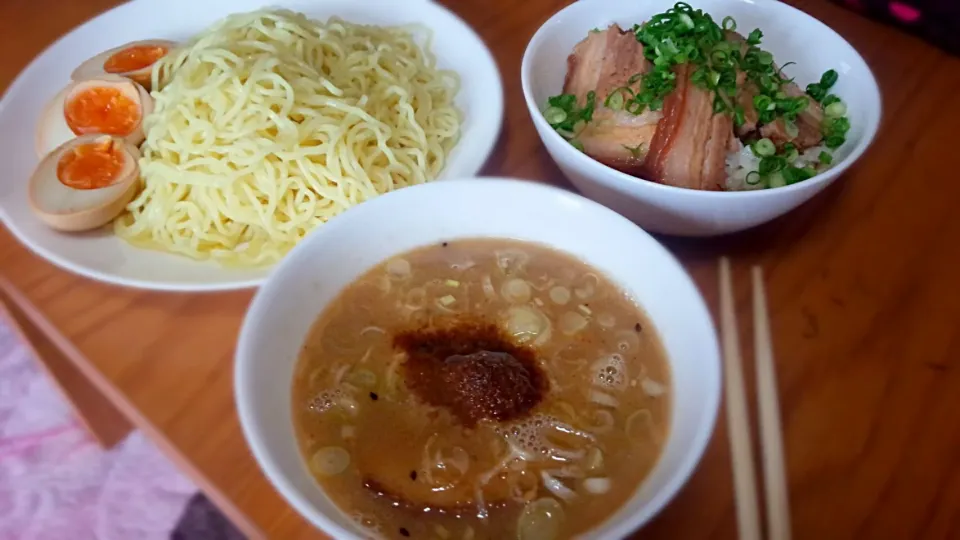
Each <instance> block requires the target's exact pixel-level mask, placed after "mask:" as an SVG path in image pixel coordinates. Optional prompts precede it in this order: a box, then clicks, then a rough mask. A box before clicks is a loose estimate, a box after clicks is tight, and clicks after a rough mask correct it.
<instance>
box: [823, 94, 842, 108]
mask: <svg viewBox="0 0 960 540" xmlns="http://www.w3.org/2000/svg"><path fill="white" fill-rule="evenodd" d="M839 102H840V98H839V97H837V96H835V95H833V94H830V95H829V96H827V97H825V98H823V103H822V104H823V106H824V107H829V106H830V105H833V104H834V103H839Z"/></svg>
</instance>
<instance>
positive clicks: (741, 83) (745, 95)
mask: <svg viewBox="0 0 960 540" xmlns="http://www.w3.org/2000/svg"><path fill="white" fill-rule="evenodd" d="M726 40H727V41H731V42H733V43H739V44H740V56H741V57H743V55H745V54H747V49H749V48H750V46H749V45H747V39H746V38H745V37H743V36H741V35H740V34H738V33H737V32H734V31H732V30H727V31H726ZM758 93H759V92H758V91H757V85H756V84H754V83H753V81H749V80H747V73H746V72H745V71H740V70H737V105H739V106H740V108H741V109H743V124H742V125H740V126H739V127H736V128H735V129H736V130H737V135H738V136H740V137H747V136H750V134H752V133H753V132H754V131H756V130H757V122H758V120H759V119H760V115H759V113H757V109H756V107H754V105H753V98H754V97H756V95H757V94H758Z"/></svg>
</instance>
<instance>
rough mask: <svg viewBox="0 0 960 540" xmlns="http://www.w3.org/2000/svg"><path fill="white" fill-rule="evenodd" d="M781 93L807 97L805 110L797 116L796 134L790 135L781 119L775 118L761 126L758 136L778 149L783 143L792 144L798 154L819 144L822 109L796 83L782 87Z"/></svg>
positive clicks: (821, 131) (821, 127)
mask: <svg viewBox="0 0 960 540" xmlns="http://www.w3.org/2000/svg"><path fill="white" fill-rule="evenodd" d="M783 92H784V93H785V94H787V95H788V96H790V97H800V96H806V97H807V106H806V108H804V109H803V112H801V113H800V114H798V115H797V120H796V122H795V125H796V127H797V131H796V133H795V134H793V135H791V133H790V132H789V131H788V130H787V124H786V122H785V121H784V120H783V118H777V119H776V120H774V121H773V122H771V123H769V124H767V125H765V126H763V127H762V128H761V129H760V135H761V136H763V137H767V138H769V139H770V140H771V141H773V143H774V144H776V145H777V146H778V147H779V146H783V144H784V143H787V142H792V143H793V144H794V145H795V146H796V147H797V150H799V151H800V152H803V151H804V150H806V149H807V148H810V147H811V146H816V145H818V144H820V141H822V140H823V107H821V106H820V104H819V103H817V102H816V101H814V100H813V98H811V97H810V96H807V94H806V93H805V92H804V91H803V90H801V89H800V87H799V86H797V84H796V83H793V82H790V83H787V84H785V85H783Z"/></svg>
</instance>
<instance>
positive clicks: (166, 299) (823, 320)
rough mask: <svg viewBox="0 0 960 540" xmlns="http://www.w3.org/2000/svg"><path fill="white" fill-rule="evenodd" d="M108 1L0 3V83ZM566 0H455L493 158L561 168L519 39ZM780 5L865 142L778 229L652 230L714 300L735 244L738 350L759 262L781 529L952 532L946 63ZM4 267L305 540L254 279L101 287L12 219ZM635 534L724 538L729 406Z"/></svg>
mask: <svg viewBox="0 0 960 540" xmlns="http://www.w3.org/2000/svg"><path fill="white" fill-rule="evenodd" d="M113 3H114V2H113V1H111V0H78V1H75V2H67V1H61V0H4V1H3V2H0V21H2V23H0V24H2V26H3V28H2V31H0V44H2V45H0V50H2V51H3V54H2V55H0V89H2V88H6V86H7V85H9V84H10V82H11V81H12V80H13V78H14V77H15V76H16V74H17V73H18V72H19V71H20V70H21V69H22V68H23V67H24V66H26V64H27V63H28V62H29V61H30V59H31V58H32V57H33V56H34V55H35V54H37V53H39V52H40V51H41V50H42V49H43V48H44V47H45V46H46V45H48V44H49V43H50V42H52V41H53V40H54V39H56V37H57V36H58V35H59V34H61V33H63V32H66V31H67V30H69V29H70V28H71V27H73V26H75V25H77V24H78V23H80V22H82V21H83V20H85V19H87V18H89V17H91V16H93V15H94V14H96V13H98V12H100V11H102V10H104V9H106V8H108V7H109V6H110V5H111V4H113ZM566 3H567V1H566V0H526V1H522V2H516V1H514V0H459V1H455V2H454V1H451V2H448V4H449V5H451V7H452V9H453V10H454V11H456V12H457V13H459V14H460V15H461V16H462V17H463V18H464V19H466V20H467V22H469V23H470V24H471V25H472V26H473V27H474V28H476V29H477V31H478V32H479V33H480V34H481V36H483V38H484V39H485V41H486V42H487V44H488V45H489V46H490V47H491V49H492V50H493V52H494V54H495V56H496V58H497V61H498V63H499V66H500V69H501V71H502V73H503V79H504V83H505V85H506V99H507V111H506V124H505V126H504V131H503V135H502V136H501V140H500V143H499V145H498V148H497V151H496V154H495V155H494V156H493V158H492V159H491V160H490V162H489V164H488V165H487V167H486V172H487V173H490V174H498V175H510V176H518V177H527V178H534V179H539V180H543V181H547V182H553V183H558V184H561V185H563V184H564V182H563V180H562V179H561V176H560V173H559V171H558V170H557V169H556V168H555V166H554V165H553V164H552V162H551V161H550V158H549V157H548V155H547V153H546V152H545V150H544V149H543V148H542V147H541V144H540V142H539V140H538V138H537V136H536V133H535V132H534V129H533V126H532V124H531V122H530V119H529V115H528V113H527V110H526V107H525V105H524V101H523V98H522V95H521V90H520V77H519V74H520V58H521V56H522V53H523V49H524V47H525V45H526V43H527V40H528V39H529V38H530V37H531V36H532V34H533V32H534V31H535V30H536V28H537V27H538V26H539V25H540V24H541V23H542V22H543V21H544V20H545V19H546V18H547V17H548V16H550V14H552V13H553V12H555V11H556V10H557V9H559V8H560V7H561V6H562V5H564V4H566ZM792 3H794V4H795V5H797V6H798V7H800V8H801V9H803V10H805V11H807V12H809V13H811V14H813V15H814V16H816V17H818V18H820V19H821V20H823V21H825V22H826V23H827V24H829V25H830V26H832V27H833V28H834V29H836V30H837V31H838V32H839V33H840V34H842V35H843V36H844V37H846V38H847V39H848V40H849V41H850V42H851V43H852V44H853V45H854V46H855V47H856V48H857V50H859V51H860V52H861V54H863V55H864V56H865V57H866V59H867V61H868V63H869V64H870V66H871V67H872V69H873V70H874V73H875V74H876V76H877V78H878V80H879V82H880V87H881V90H882V93H883V104H884V121H883V125H882V127H881V129H880V133H879V135H878V136H877V139H876V141H875V143H874V145H873V148H872V149H871V150H870V151H869V152H868V154H867V155H866V156H865V157H864V158H863V159H862V160H861V161H860V162H859V163H858V164H857V165H856V166H854V167H853V169H852V170H851V171H850V172H849V173H848V174H846V176H845V177H844V178H843V179H842V180H841V181H839V182H837V183H836V184H835V185H834V186H833V187H831V188H830V189H828V190H826V192H824V193H823V194H821V195H820V196H818V197H816V198H815V199H814V200H813V201H811V202H809V203H808V204H806V205H804V206H803V207H801V208H800V209H798V210H797V211H795V212H793V213H791V214H790V215H788V216H786V217H784V218H781V219H779V220H777V221H775V222H773V223H770V224H767V225H764V226H762V227H759V228H758V229H757V230H753V231H749V232H747V233H743V234H739V235H736V236H732V237H729V238H724V239H712V240H699V241H698V240H676V239H664V242H665V243H666V244H667V246H668V247H669V248H670V249H671V250H673V251H674V253H676V254H677V255H678V256H679V257H680V258H681V260H682V261H683V262H684V263H685V265H686V267H687V268H688V269H689V271H690V272H691V273H692V275H693V276H694V278H695V279H696V281H697V283H698V285H699V286H700V288H701V290H702V291H703V293H704V295H705V296H706V298H707V300H708V302H709V303H710V304H711V305H712V306H714V307H715V306H716V300H717V298H716V297H717V294H716V289H717V287H716V281H717V277H716V257H717V256H718V255H719V254H722V253H725V254H729V255H731V256H732V257H733V258H734V264H735V269H736V270H737V271H738V272H737V274H738V280H737V285H738V287H739V294H738V306H739V311H740V314H741V321H742V322H741V326H742V328H741V331H742V332H743V338H742V342H743V343H745V344H747V343H749V342H750V340H749V339H748V336H750V332H751V328H750V327H749V324H748V321H749V316H748V315H749V304H748V300H749V298H748V296H747V294H746V289H747V286H746V285H747V282H746V272H745V269H746V268H747V267H748V266H749V265H751V264H762V265H763V266H764V267H765V269H766V273H767V278H768V295H769V299H770V303H771V312H772V313H771V314H772V318H773V320H772V325H773V333H774V343H775V349H776V351H775V352H776V357H777V368H778V370H779V378H780V392H781V401H782V407H783V411H782V412H783V426H784V430H785V434H784V437H785V448H786V453H787V456H786V463H787V467H788V471H787V475H788V482H789V490H790V498H791V501H790V502H791V511H792V516H793V527H794V531H795V537H796V538H800V539H807V538H813V539H833V538H838V539H840V538H857V539H861V538H863V539H887V538H889V539H907V538H911V539H912V538H918V539H919V538H922V539H939V538H960V294H958V293H957V291H956V289H957V288H958V287H957V285H958V278H960V175H958V174H957V170H958V169H957V163H958V161H957V158H958V155H960V150H958V145H957V137H956V125H957V123H958V121H960V60H957V59H954V58H952V57H949V56H947V55H945V54H944V53H942V52H940V51H939V50H937V49H934V48H932V47H930V46H928V45H926V44H924V43H923V42H921V41H919V40H917V39H915V38H912V37H909V36H907V35H905V34H902V33H900V32H898V31H897V30H894V29H892V28H889V27H885V26H881V25H879V24H876V23H873V22H870V21H868V20H866V19H863V18H861V17H860V16H858V15H855V14H853V13H851V12H848V11H845V10H843V9H841V8H839V7H836V6H834V5H832V4H828V3H826V2H825V1H822V0H809V1H800V2H792ZM24 129H25V130H28V131H32V126H24ZM0 181H2V182H15V181H17V182H18V181H25V179H21V178H6V177H3V178H0ZM0 261H2V262H0V272H2V275H3V276H4V277H6V278H7V279H8V280H10V282H12V284H13V286H14V287H15V288H16V289H17V290H18V291H19V292H20V293H22V295H23V297H24V298H26V300H27V301H28V302H29V303H30V304H31V305H32V307H33V308H35V310H36V312H37V313H39V314H40V315H41V316H42V317H43V318H44V319H45V320H46V321H48V322H49V323H50V327H49V328H47V332H48V334H49V337H50V338H51V339H52V340H54V341H57V342H59V343H61V344H62V345H63V346H65V347H66V348H67V349H68V350H69V352H70V353H71V357H72V358H73V359H74V361H76V362H80V363H83V364H85V365H86V367H87V368H88V369H89V368H92V369H89V371H88V372H89V373H91V374H92V375H93V376H95V377H98V378H99V379H100V381H101V382H102V383H103V384H104V385H105V388H107V390H108V391H110V392H114V395H115V397H117V398H118V399H120V400H122V401H125V402H126V403H127V404H128V405H130V406H131V407H132V409H133V411H134V412H133V413H132V414H133V416H134V418H133V419H134V420H135V423H137V424H138V425H141V426H142V427H145V428H146V430H147V433H148V435H150V436H151V437H153V438H154V439H155V440H156V441H158V443H159V444H160V446H161V448H163V449H164V450H166V451H167V452H168V453H169V454H170V455H171V456H172V457H174V459H175V460H176V461H177V462H178V463H180V465H181V466H182V467H183V468H184V470H185V471H186V472H187V473H188V474H190V475H191V476H193V477H194V478H195V479H196V480H197V481H198V482H199V483H200V485H201V486H202V487H203V488H204V489H205V490H206V491H208V493H209V494H210V495H211V496H212V497H213V498H214V499H215V500H216V501H217V502H218V504H220V506H221V507H222V508H223V509H224V510H226V511H227V512H228V513H229V514H230V515H231V516H233V517H234V519H235V520H237V521H238V522H240V524H241V525H242V526H243V527H244V528H245V529H246V530H247V531H248V532H249V533H250V534H252V535H256V534H257V532H258V531H259V532H262V533H263V534H264V535H266V536H268V537H271V538H284V539H288V538H313V537H317V536H319V534H318V533H316V532H315V531H313V530H312V529H311V528H310V527H309V526H308V525H307V524H306V523H305V522H304V521H303V520H302V519H301V518H300V517H298V516H297V515H296V514H295V513H294V512H293V510H291V509H290V507H289V506H287V505H286V504H285V503H284V502H283V501H282V500H281V499H280V498H279V496H278V495H277V494H276V492H275V491H274V490H273V489H272V488H271V487H270V485H269V484H268V483H267V481H266V480H265V478H264V476H263V475H262V474H261V473H260V470H259V469H258V468H257V466H256V464H255V463H254V461H253V459H252V457H251V456H250V453H249V452H248V450H247V446H246V444H245V442H244V440H243V437H242V435H241V432H240V427H239V425H238V422H237V417H236V412H235V409H234V403H233V394H232V375H233V372H232V369H231V368H232V354H233V347H234V343H235V340H236V336H237V329H238V327H239V324H240V320H241V317H242V316H243V313H244V309H245V308H246V306H247V303H248V301H249V300H250V297H251V293H250V292H234V293H221V294H207V295H198V294H169V293H153V292H140V291H135V290H127V289H121V288H116V287H112V286H108V285H102V284H99V283H95V282H93V281H90V280H87V279H84V278H81V277H77V276H74V275H72V274H69V273H67V272H65V271H63V270H60V269H58V268H55V267H54V266H52V265H50V264H48V263H46V262H45V261H43V260H41V259H39V258H37V257H36V256H34V255H32V254H31V253H30V252H29V251H28V250H27V249H25V248H24V247H23V246H21V245H20V244H19V243H18V242H17V241H16V240H15V239H14V238H13V237H12V236H11V235H10V233H9V232H8V231H6V229H0ZM748 354H749V351H748ZM748 377H749V375H748ZM720 418H721V419H722V418H723V417H722V416H721V417H720ZM638 536H642V537H643V538H664V539H668V538H669V539H684V540H696V539H707V538H711V539H715V538H734V537H735V536H736V524H735V517H734V507H733V493H732V489H731V475H730V467H729V455H728V448H727V438H726V430H725V426H724V424H723V422H722V421H721V422H719V423H718V425H717V428H716V431H715V434H714V437H713V440H712V442H711V444H710V446H709V448H708V449H707V452H706V455H705V456H704V459H703V461H702V463H701V464H700V466H699V468H698V469H697V471H696V473H695V474H694V475H693V477H692V478H691V480H690V482H689V483H688V484H687V486H686V487H685V488H684V489H683V490H682V492H681V493H680V495H679V496H678V497H677V498H676V500H675V501H674V502H673V503H672V504H671V505H670V506H669V507H668V508H667V509H666V510H665V511H664V512H663V513H662V514H661V515H660V516H659V517H658V518H657V519H656V520H655V521H654V522H653V523H651V524H650V525H649V526H648V527H647V528H646V529H644V531H643V532H642V533H641V534H639V535H638Z"/></svg>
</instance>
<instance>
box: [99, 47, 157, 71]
mask: <svg viewBox="0 0 960 540" xmlns="http://www.w3.org/2000/svg"><path fill="white" fill-rule="evenodd" d="M166 54H167V48H166V47H164V46H163V45H134V46H133V47H127V48H126V49H123V50H122V51H119V52H116V53H113V54H112V55H111V56H110V58H107V61H106V62H104V63H103V70H104V71H106V72H107V73H127V72H130V71H136V70H138V69H143V68H145V67H147V66H150V65H152V64H153V63H154V62H156V61H157V60H159V59H161V58H163V56H164V55H166Z"/></svg>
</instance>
